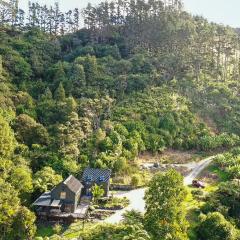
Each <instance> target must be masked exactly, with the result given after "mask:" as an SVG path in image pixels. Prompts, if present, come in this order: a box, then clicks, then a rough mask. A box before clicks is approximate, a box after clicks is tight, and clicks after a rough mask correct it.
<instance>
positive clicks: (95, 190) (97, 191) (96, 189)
mask: <svg viewBox="0 0 240 240" xmlns="http://www.w3.org/2000/svg"><path fill="white" fill-rule="evenodd" d="M91 193H92V195H93V200H94V201H95V202H98V200H99V199H100V198H101V197H102V196H103V195H104V189H102V188H101V187H100V186H98V185H97V184H94V185H93V186H92V188H91Z"/></svg>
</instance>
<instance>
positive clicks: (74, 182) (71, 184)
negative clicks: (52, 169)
mask: <svg viewBox="0 0 240 240" xmlns="http://www.w3.org/2000/svg"><path fill="white" fill-rule="evenodd" d="M63 184H64V185H66V186H67V187H68V188H69V189H70V190H71V191H72V192H74V193H77V192H79V190H80V189H81V188H83V185H82V184H81V182H80V181H79V180H78V179H76V178H75V177H74V176H73V175H70V176H69V177H68V178H67V179H66V180H65V181H63Z"/></svg>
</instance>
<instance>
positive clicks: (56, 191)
mask: <svg viewBox="0 0 240 240" xmlns="http://www.w3.org/2000/svg"><path fill="white" fill-rule="evenodd" d="M82 189H83V185H82V184H81V182H80V181H79V180H78V179H76V178H75V177H74V176H72V175H71V176H69V177H68V178H67V179H66V180H64V181H62V182H61V183H59V184H58V185H57V186H56V187H54V188H53V189H52V190H51V191H50V192H46V193H43V194H42V195H41V196H40V197H39V198H38V199H37V200H36V201H35V202H34V203H33V206H35V207H36V208H37V209H36V210H37V212H39V213H40V212H41V213H45V214H46V215H48V214H51V213H62V212H65V213H74V212H75V211H76V209H77V206H78V204H79V202H80V196H81V192H82Z"/></svg>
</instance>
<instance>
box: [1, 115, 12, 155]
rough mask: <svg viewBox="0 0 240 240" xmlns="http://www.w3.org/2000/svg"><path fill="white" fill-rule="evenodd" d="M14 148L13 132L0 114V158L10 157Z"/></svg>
mask: <svg viewBox="0 0 240 240" xmlns="http://www.w3.org/2000/svg"><path fill="white" fill-rule="evenodd" d="M15 146H16V140H15V138H14V133H13V130H12V129H11V128H10V126H9V124H8V122H7V121H6V120H5V119H4V118H3V117H2V115H1V114H0V158H1V157H9V156H11V155H12V154H13V151H14V149H15Z"/></svg>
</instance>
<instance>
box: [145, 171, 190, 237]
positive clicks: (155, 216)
mask: <svg viewBox="0 0 240 240" xmlns="http://www.w3.org/2000/svg"><path fill="white" fill-rule="evenodd" d="M185 197H186V189H185V187H184V185H183V177H182V176H181V175H180V174H179V173H178V172H176V171H175V170H169V171H168V172H166V173H159V174H157V175H155V176H154V177H153V179H152V180H151V182H150V184H149V189H148V190H147V191H146V193H145V200H146V213H145V215H144V218H145V227H146V229H147V230H148V231H149V232H150V233H151V234H152V236H153V239H171V238H172V239H176V240H184V239H188V237H187V229H188V223H187V221H186V218H185V217H186V210H185V208H184V206H183V204H184V200H185Z"/></svg>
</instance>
